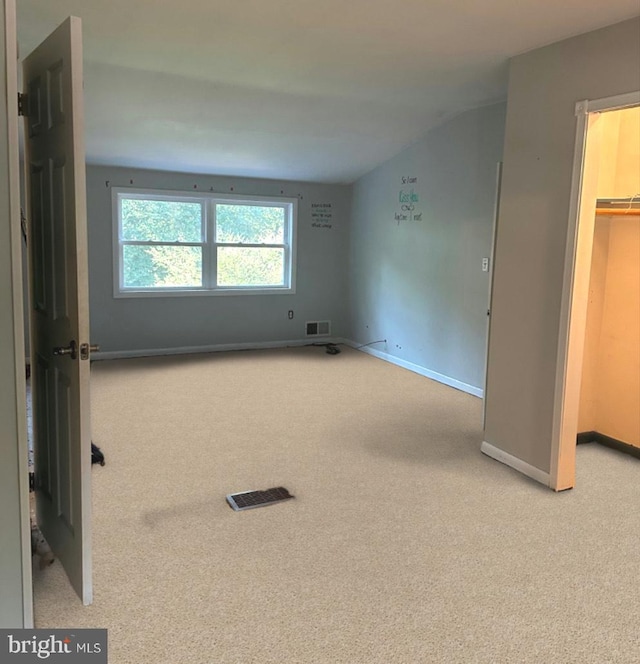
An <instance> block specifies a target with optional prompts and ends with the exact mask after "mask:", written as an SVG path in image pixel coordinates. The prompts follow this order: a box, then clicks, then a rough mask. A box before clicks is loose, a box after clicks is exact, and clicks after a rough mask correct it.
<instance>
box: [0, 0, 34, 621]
mask: <svg viewBox="0 0 640 664" xmlns="http://www.w3.org/2000/svg"><path fill="white" fill-rule="evenodd" d="M11 4H13V3H11ZM0 23H1V25H0V71H2V72H4V71H5V70H6V67H7V62H6V58H5V53H6V48H7V44H6V42H5V2H2V3H0ZM9 27H10V29H14V30H15V27H14V26H13V27H12V26H9ZM9 52H13V53H15V52H16V51H15V42H14V43H13V44H9ZM2 80H3V84H2V85H0V311H2V316H0V382H1V386H0V395H1V397H0V627H22V626H24V625H25V618H26V616H27V615H28V613H29V612H30V611H31V606H30V605H29V606H28V607H25V602H24V596H23V568H22V565H23V558H22V557H23V546H22V542H23V541H25V543H26V539H23V538H26V533H25V532H23V526H24V528H25V530H26V528H28V514H27V513H26V512H25V511H21V507H24V506H26V504H27V503H26V500H27V496H26V495H23V494H24V493H25V492H26V490H27V486H28V477H26V473H25V471H26V441H25V433H26V420H25V399H26V397H25V387H24V337H23V329H22V328H23V319H22V297H21V290H20V289H21V282H20V275H21V266H20V265H19V262H20V227H19V220H18V219H17V217H16V212H17V210H18V205H19V201H18V180H17V173H18V170H17V169H18V154H17V141H16V143H15V145H13V146H9V140H8V137H9V134H10V133H11V132H17V126H18V125H17V117H16V112H15V111H14V110H13V109H12V113H11V115H10V116H9V115H8V112H7V111H8V109H7V99H8V98H9V99H10V101H11V103H13V104H15V100H16V95H17V91H16V88H15V81H12V80H11V77H6V76H3V78H2ZM7 88H9V90H8V89H7ZM8 92H10V94H11V96H10V97H8V96H7V94H8ZM10 122H11V123H12V124H13V126H10V124H9V123H10ZM14 123H15V124H14ZM10 165H11V167H12V168H13V169H14V170H13V171H12V172H11V173H10V168H9V166H10ZM16 263H18V264H17V265H16ZM16 282H17V283H16ZM23 473H24V474H23ZM21 478H22V482H21V481H20V480H21ZM21 498H22V501H21ZM25 522H26V523H25ZM29 557H30V556H29V555H28V552H27V554H25V557H24V560H25V563H27V561H28V560H29ZM25 573H27V572H25ZM24 581H25V583H24V585H25V586H29V585H30V583H31V578H30V577H29V578H28V579H24Z"/></svg>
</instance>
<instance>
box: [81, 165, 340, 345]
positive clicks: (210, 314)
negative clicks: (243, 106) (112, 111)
mask: <svg viewBox="0 0 640 664" xmlns="http://www.w3.org/2000/svg"><path fill="white" fill-rule="evenodd" d="M131 181H133V184H131ZM107 182H108V183H109V184H108V185H107ZM194 185H196V187H197V188H198V189H199V190H201V191H206V192H209V191H210V189H211V187H213V189H214V191H215V192H218V193H226V192H230V191H231V188H232V187H233V193H239V194H254V195H276V196H279V195H284V196H289V197H299V198H300V200H299V203H298V260H297V266H298V268H297V287H296V293H295V294H293V295H286V294H283V295H240V296H197V297H182V298H181V297H153V298H118V299H115V298H114V297H113V262H112V257H113V253H112V251H113V250H112V211H111V187H117V186H132V187H140V188H152V189H175V190H186V191H193V190H194ZM313 203H330V204H331V205H332V208H331V211H332V219H331V222H330V223H331V226H332V227H331V228H314V227H312V217H311V205H312V204H313ZM350 205H351V187H350V186H341V185H316V184H308V183H297V182H278V181H274V180H251V179H242V178H230V177H214V176H208V175H188V174H184V173H169V172H163V171H145V170H134V169H124V168H111V167H102V166H89V167H88V168H87V214H88V227H89V275H90V276H89V293H90V307H91V339H92V342H93V343H99V344H100V347H101V350H102V351H104V352H114V351H136V350H154V349H165V348H172V349H175V348H182V347H194V346H213V345H224V344H243V343H247V344H250V343H266V342H281V341H295V340H304V339H305V336H304V323H305V321H306V320H331V321H332V333H333V335H335V336H344V333H345V329H346V290H345V282H346V279H347V239H348V223H349V214H350ZM289 309H293V311H294V319H293V320H289V319H288V318H287V312H288V310H289Z"/></svg>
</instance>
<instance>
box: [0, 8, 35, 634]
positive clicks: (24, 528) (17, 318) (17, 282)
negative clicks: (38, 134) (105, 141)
mask: <svg viewBox="0 0 640 664" xmlns="http://www.w3.org/2000/svg"><path fill="white" fill-rule="evenodd" d="M2 12H3V17H2V18H3V22H4V23H3V26H2V28H1V29H2V30H3V31H4V35H5V43H4V54H3V56H4V58H5V61H6V78H5V83H4V86H5V89H4V91H3V92H4V93H5V94H6V99H7V128H8V132H7V137H6V138H7V157H8V163H7V164H6V167H7V173H8V184H9V191H8V194H9V196H8V199H9V200H8V207H9V218H8V220H7V223H8V224H9V225H10V232H11V273H12V274H11V285H12V296H13V298H12V299H13V312H12V315H13V323H14V338H13V341H14V348H13V352H14V356H15V376H14V378H15V385H16V407H17V413H16V416H17V418H16V419H17V431H16V434H17V435H16V438H15V440H14V441H7V444H8V445H11V444H12V442H13V444H14V445H15V448H16V450H17V457H18V471H19V478H18V489H19V506H20V530H21V550H22V556H21V560H22V597H23V600H22V622H23V627H25V628H31V627H33V585H32V576H31V529H30V506H29V464H28V438H27V398H26V386H25V358H26V355H25V343H24V311H23V283H22V237H21V232H20V159H19V145H18V144H19V141H18V46H17V32H16V26H17V18H16V6H15V2H14V0H5V1H4V3H3V8H2Z"/></svg>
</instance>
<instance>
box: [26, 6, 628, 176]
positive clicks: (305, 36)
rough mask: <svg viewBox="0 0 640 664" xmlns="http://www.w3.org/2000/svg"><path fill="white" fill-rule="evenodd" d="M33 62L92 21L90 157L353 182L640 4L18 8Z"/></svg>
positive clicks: (87, 52) (87, 40) (87, 39)
mask: <svg viewBox="0 0 640 664" xmlns="http://www.w3.org/2000/svg"><path fill="white" fill-rule="evenodd" d="M17 6H18V38H19V42H20V51H21V54H22V55H23V56H24V55H26V54H27V53H28V52H29V51H30V50H31V49H33V48H34V47H35V46H36V45H37V44H38V43H39V42H40V41H42V39H43V38H44V37H45V36H46V35H47V34H48V33H49V32H51V31H52V30H53V29H54V28H55V27H56V26H57V25H58V24H59V23H61V22H62V21H63V20H64V19H65V18H66V16H68V15H75V16H79V17H81V18H82V21H83V34H84V58H85V108H86V145H87V161H88V162H89V163H94V164H112V165H113V164H116V165H125V166H139V167H147V168H157V169H170V170H177V171H186V172H194V173H211V174H228V175H238V176H239V175H245V176H255V177H266V178H278V179H292V180H309V181H317V182H351V181H353V180H355V179H357V178H358V177H359V176H361V175H363V174H364V173H366V172H368V171H369V170H371V169H372V168H374V167H375V166H377V165H378V164H379V163H381V162H382V161H384V160H386V159H388V158H389V157H392V156H393V155H395V154H397V153H398V152H400V150H402V149H403V148H404V147H405V146H407V145H408V144H410V143H412V142H414V141H415V140H417V139H418V138H420V137H421V136H422V135H424V134H425V133H426V131H427V130H428V129H430V128H431V127H433V126H435V125H437V124H438V123H440V122H442V120H443V119H444V118H447V117H450V116H451V115H454V114H456V113H458V112H460V111H463V110H466V109H469V108H473V107H476V106H480V105H483V104H487V103H491V102H494V101H497V100H500V99H504V98H505V96H506V77H507V64H506V63H507V59H508V58H509V57H510V56H512V55H515V54H517V53H522V52H524V51H528V50H531V49H533V48H537V47H539V46H543V45H546V44H550V43H552V42H555V41H558V40H560V39H563V38H565V37H570V36H573V35H576V34H580V33H582V32H588V31H589V30H593V29H596V28H598V27H603V26H605V25H610V24H612V23H617V22H618V21H622V20H624V19H626V18H631V17H633V16H636V15H638V14H639V13H640V6H639V4H638V0H607V1H606V2H604V1H603V0H561V1H559V0H518V1H517V2H514V0H483V1H482V2H479V1H478V0H180V2H173V1H170V0H101V1H98V0H46V1H43V0H17Z"/></svg>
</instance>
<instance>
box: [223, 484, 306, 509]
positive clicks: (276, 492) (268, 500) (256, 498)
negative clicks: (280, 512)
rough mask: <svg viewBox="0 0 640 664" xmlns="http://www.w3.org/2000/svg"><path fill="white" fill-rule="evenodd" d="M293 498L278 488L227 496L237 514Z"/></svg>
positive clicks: (282, 488)
mask: <svg viewBox="0 0 640 664" xmlns="http://www.w3.org/2000/svg"><path fill="white" fill-rule="evenodd" d="M293 497H294V496H292V495H291V494H290V493H289V492H288V491H287V490H286V489H285V488H284V487H282V486H278V487H275V488H274V489H266V491H241V492H240V493H230V494H229V495H228V496H227V502H228V503H229V505H230V506H231V507H232V508H233V509H234V510H236V512H240V511H242V510H251V509H254V508H255V507H266V506H267V505H273V504H274V503H281V502H282V501H283V500H289V499H291V498H293Z"/></svg>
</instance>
